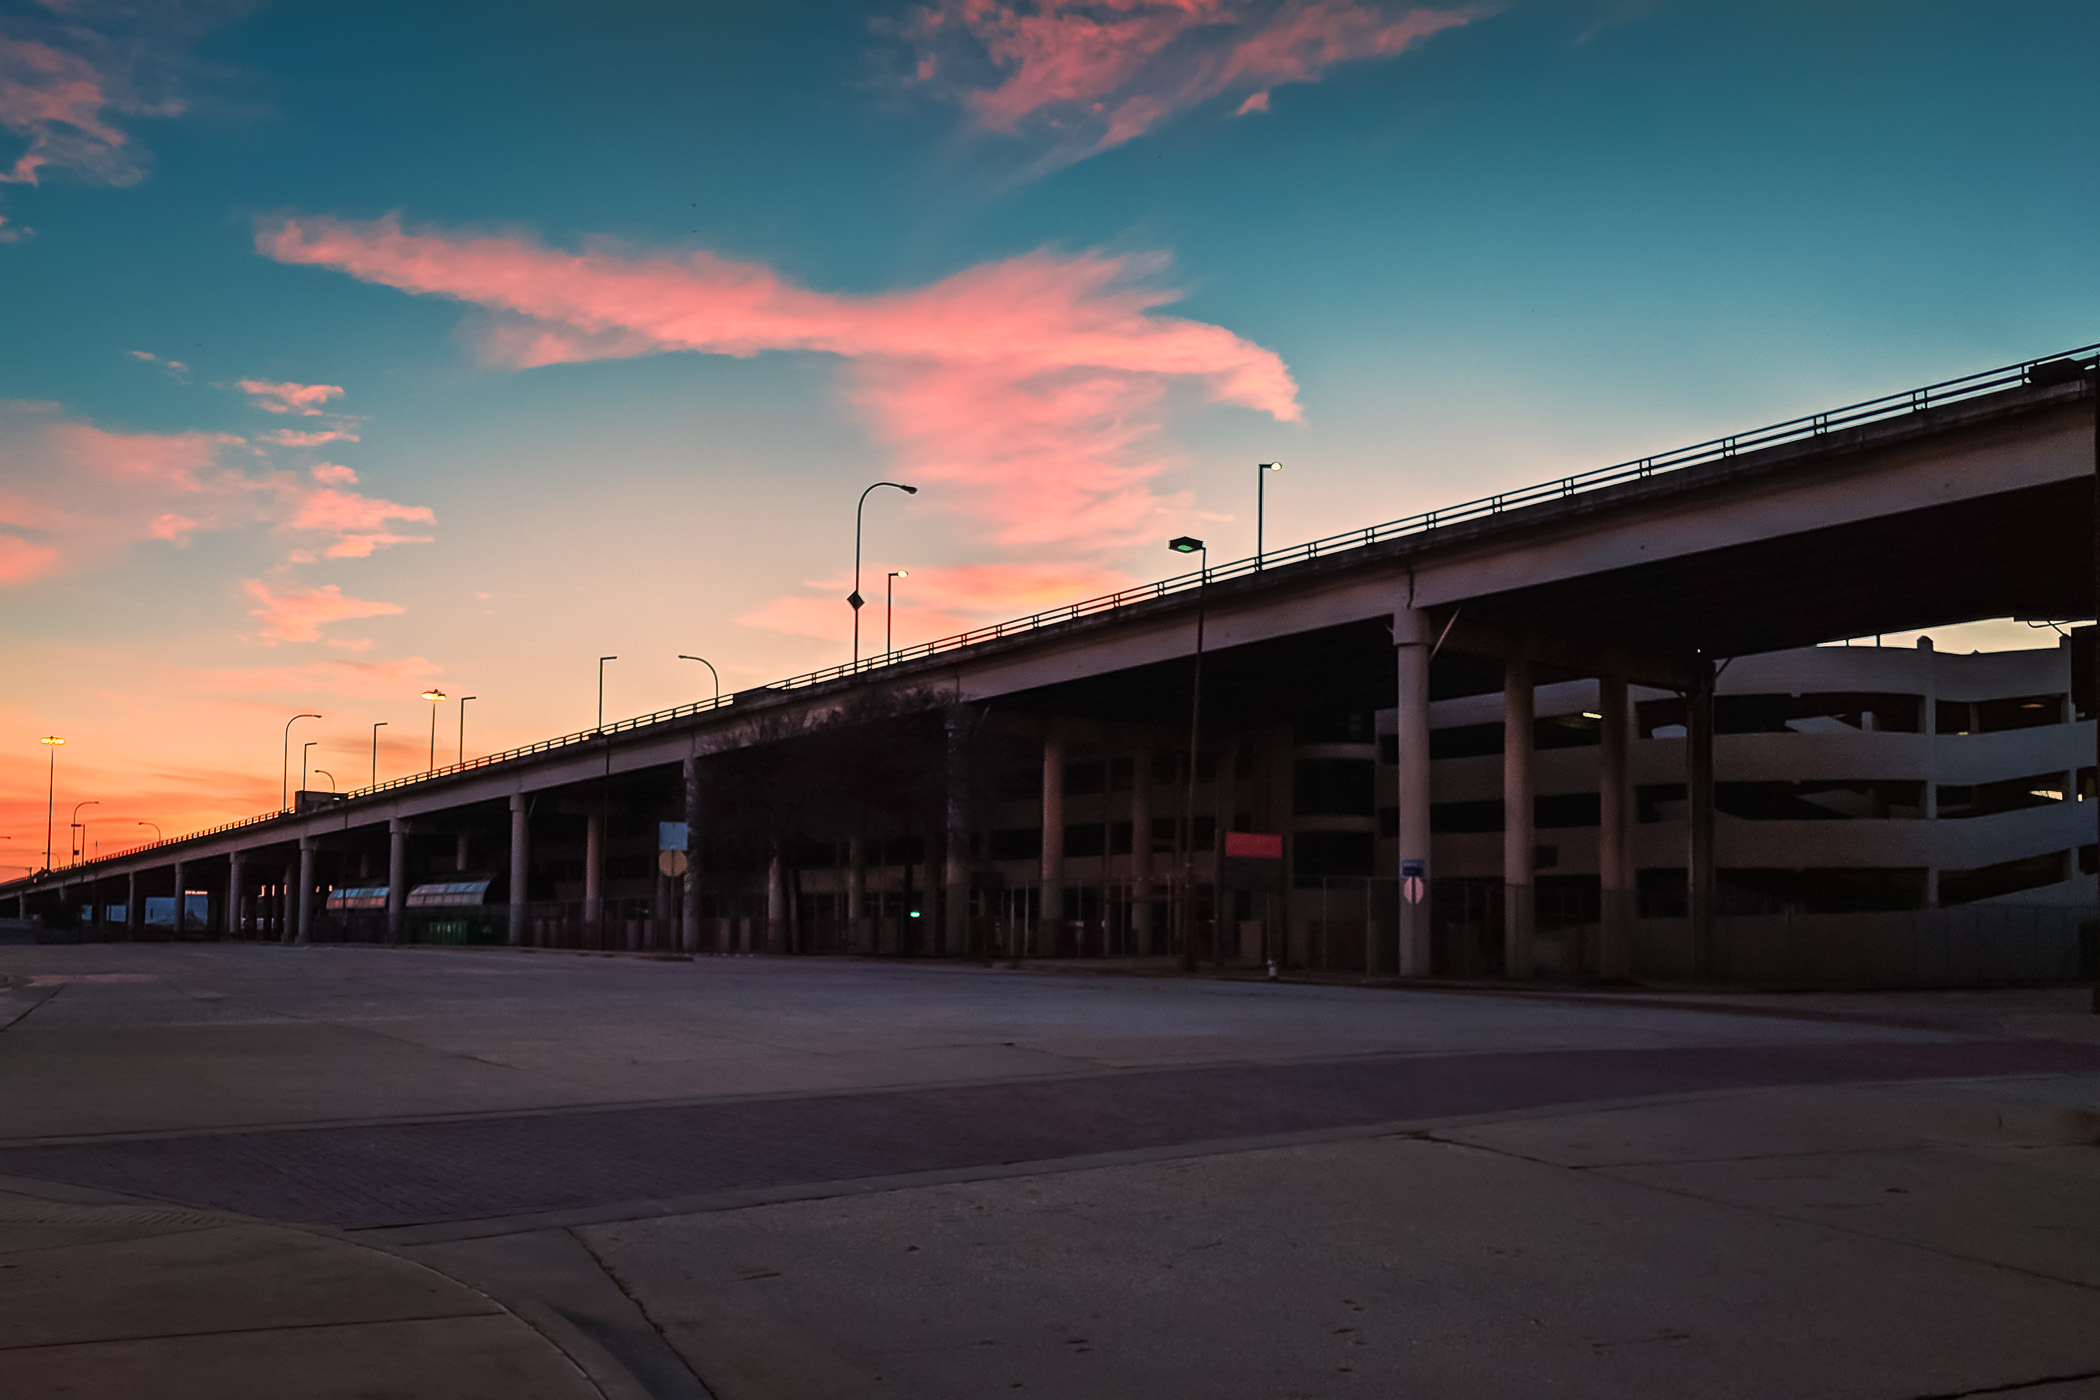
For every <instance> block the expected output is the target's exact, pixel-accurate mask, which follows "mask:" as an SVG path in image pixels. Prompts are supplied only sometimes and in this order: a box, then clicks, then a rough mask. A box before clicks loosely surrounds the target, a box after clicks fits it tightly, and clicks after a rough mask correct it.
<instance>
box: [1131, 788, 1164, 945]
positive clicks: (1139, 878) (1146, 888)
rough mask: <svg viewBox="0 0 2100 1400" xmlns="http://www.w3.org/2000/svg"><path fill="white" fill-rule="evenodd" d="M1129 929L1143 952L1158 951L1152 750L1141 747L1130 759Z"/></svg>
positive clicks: (1132, 938) (1133, 939) (1134, 941)
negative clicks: (1154, 935)
mask: <svg viewBox="0 0 2100 1400" xmlns="http://www.w3.org/2000/svg"><path fill="white" fill-rule="evenodd" d="M1130 900H1131V904H1130V933H1131V941H1132V942H1133V943H1134V944H1135V945H1136V948H1137V951H1138V953H1139V955H1140V956H1144V955H1149V954H1151V953H1155V952H1157V951H1158V948H1157V946H1156V945H1155V944H1154V943H1153V941H1152V754H1151V751H1150V750H1148V749H1139V750H1138V752H1137V756H1136V757H1135V758H1133V759H1132V760H1131V761H1130Z"/></svg>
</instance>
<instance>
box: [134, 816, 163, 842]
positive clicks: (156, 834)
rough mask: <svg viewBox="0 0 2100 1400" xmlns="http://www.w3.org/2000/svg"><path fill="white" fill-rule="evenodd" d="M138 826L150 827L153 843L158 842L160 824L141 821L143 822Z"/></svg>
mask: <svg viewBox="0 0 2100 1400" xmlns="http://www.w3.org/2000/svg"><path fill="white" fill-rule="evenodd" d="M139 825H140V826H150V827H152V828H153V839H154V840H155V841H159V840H160V839H161V834H160V823H159V822H149V821H143V820H142V821H140V822H139Z"/></svg>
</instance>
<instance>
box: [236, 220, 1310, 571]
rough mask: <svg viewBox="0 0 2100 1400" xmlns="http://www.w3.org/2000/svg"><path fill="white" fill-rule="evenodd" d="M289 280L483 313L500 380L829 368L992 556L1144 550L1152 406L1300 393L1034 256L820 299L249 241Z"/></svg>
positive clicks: (1271, 400) (1146, 293)
mask: <svg viewBox="0 0 2100 1400" xmlns="http://www.w3.org/2000/svg"><path fill="white" fill-rule="evenodd" d="M258 246H259V247H260V248H261V250H262V251H263V252H264V253H266V254H268V255H269V256H271V257H274V258H277V259H279V260H280V261H283V262H290V263H307V264H313V265H317V266H323V267H332V268H336V269H339V270H341V271H343V272H347V273H349V274H351V275H352V276H354V277H358V278H361V279H363V280H365V281H368V282H375V283H379V284H382V285H385V286H391V287H398V288H400V289H401V290H403V291H407V292H413V293H418V294H422V295H436V296H445V297H451V298H454V299H457V300H460V301H463V302H468V303H472V304H474V305H476V306H479V307H482V308H485V309H487V310H488V311H489V312H491V313H493V317H492V321H491V323H490V324H489V326H488V327H487V328H486V333H485V334H484V336H483V338H482V350H483V353H484V354H485V355H486V356H487V357H488V358H489V359H490V360H491V361H492V362H494V363H497V364H503V365H509V366H514V367H520V368H523V367H529V366H537V365H548V364H554V363H558V362H562V361H573V360H592V359H603V358H608V357H614V356H629V355H643V354H650V353H656V352H663V351H679V350H685V351H697V352H700V353H705V354H719V355H734V356H749V355H755V354H759V353H761V352H763V351H768V350H804V351H823V352H828V353H831V354H834V355H838V356H841V357H843V358H844V359H845V360H846V361H847V362H848V365H849V367H850V373H849V379H848V394H849V397H850V399H851V401H852V402H853V403H854V404H856V405H857V406H858V407H859V408H860V409H861V410H862V411H863V412H864V413H865V415H866V417H867V419H868V421H869V423H870V425H871V426H872V428H873V429H874V431H875V432H876V433H877V434H878V435H879V436H880V437H881V438H882V439H883V440H884V441H886V442H888V443H889V444H890V445H891V446H892V447H893V448H894V449H895V450H896V453H897V456H898V459H899V461H900V463H901V465H902V466H903V467H904V468H907V469H909V470H910V471H912V472H914V473H915V474H916V476H915V478H914V479H916V480H922V481H926V482H930V483H937V484H939V485H942V486H944V487H946V488H947V489H946V490H945V491H944V492H943V493H942V495H943V497H944V498H945V501H946V503H947V504H948V505H949V506H950V507H952V508H955V509H959V510H962V511H964V512H966V513H969V514H971V515H974V516H976V517H978V518H979V519H981V520H982V521H983V522H985V524H986V525H987V526H988V527H989V538H990V539H991V540H992V541H993V542H994V543H996V544H1002V545H1008V546H1013V545H1024V544H1025V545H1041V544H1049V543H1059V544H1064V545H1067V546H1073V547H1077V548H1082V549H1085V550H1088V551H1095V552H1099V551H1103V550H1109V549H1113V548H1117V547H1120V546H1122V545H1125V544H1127V543H1129V542H1131V541H1132V540H1135V539H1141V538H1145V537H1148V536H1149V535H1150V534H1151V533H1155V532H1156V527H1157V525H1158V523H1159V520H1158V517H1159V515H1160V513H1161V510H1162V507H1163V505H1164V504H1166V501H1165V499H1164V498H1163V497H1162V496H1161V495H1160V494H1159V488H1158V477H1159V475H1160V474H1161V473H1162V472H1163V471H1164V470H1166V469H1167V468H1168V467H1170V466H1172V465H1175V464H1176V463H1177V462H1178V461H1179V452H1178V449H1177V448H1176V446H1175V445H1174V444H1173V443H1172V442H1171V441H1170V440H1169V439H1168V437H1167V435H1166V433H1165V431H1164V429H1165V423H1166V416H1167V408H1166V398H1167V394H1168V391H1169V390H1170V389H1171V388H1172V387H1173V386H1175V385H1189V386H1192V387H1194V388H1195V389H1196V390H1197V391H1198V392H1200V393H1201V394H1203V395H1206V396H1208V397H1209V398H1210V399H1211V400H1213V401H1215V402H1218V403H1224V404H1233V405H1239V406H1243V407H1247V408H1252V409H1256V410H1258V411H1261V412H1264V413H1267V414H1270V415H1271V416H1273V417H1275V418H1277V419H1281V420H1296V419H1297V418H1298V417H1299V416H1300V410H1299V406H1298V402H1297V389H1296V385H1295V384H1293V382H1292V380H1291V376H1290V372H1289V370H1288V369H1286V368H1285V366H1284V364H1283V361H1282V360H1281V359H1280V358H1279V357H1278V356H1277V355H1276V354H1275V353H1274V352H1273V351H1270V350H1267V349H1265V348H1263V347H1262V346H1259V345H1256V344H1254V343H1252V342H1251V341H1248V340H1245V339H1242V338H1241V337H1239V336H1237V335H1234V334H1233V333H1232V332H1231V331H1228V330H1226V329H1224V328H1223V327H1221V326H1214V325H1206V324H1204V323H1203V322H1200V321H1192V320H1186V319H1183V318H1180V317H1175V316H1169V315H1164V314H1161V312H1160V310H1159V308H1161V307H1162V306H1164V305H1166V304H1167V303H1169V302H1171V301H1173V300H1174V299H1175V293H1173V292H1172V291H1170V290H1168V289H1166V288H1164V287H1163V286H1161V285H1160V275H1161V274H1162V273H1163V271H1164V268H1165V260H1164V259H1163V258H1160V257H1156V256H1128V255H1126V256H1111V255H1106V254H1098V253H1090V254H1077V255H1062V254H1055V253H1048V252H1042V253H1033V254H1029V255H1027V256H1024V257H1018V258H1012V259H1009V260H1006V261H1003V262H996V263H989V264H985V265H983V266H980V267H976V268H972V269H970V270H968V271H965V272H962V273H958V274H956V275H954V276H952V277H949V278H946V279H945V280H943V281H940V282H936V283H934V284H932V285H931V286H927V287H922V288H919V289H917V290H914V291H907V292H895V293H888V294H882V295H872V296H845V295H836V294H830V293H824V292H817V291H812V290H809V289H807V288H803V287H799V286H796V285H794V284H792V283H790V282H787V281H785V280H784V279H782V278H781V277H779V276H778V275H777V274H776V273H774V272H773V271H772V269H770V268H768V267H765V266H763V265H761V264H757V263H748V262H731V261H728V260H726V259H723V258H719V257H716V256H714V255H712V254H709V253H705V252H681V253H649V252H635V251H626V250H621V249H617V248H613V247H610V246H598V247H593V248H592V249H590V250H589V251H586V252H582V253H569V252H564V251H560V250H557V249H552V248H548V247H545V246H543V245H540V244H537V243H535V242H532V241H530V240H527V239H524V238H518V237H482V236H474V235H467V234H454V233H449V232H444V231H427V232H424V231H409V230H406V229H404V228H402V227H401V225H400V223H399V222H398V221H397V220H395V219H392V218H388V219H382V220H378V221H375V222H369V223H351V222H346V221H342V220H338V219H331V218H294V219H286V220H282V221H279V222H275V223H271V224H268V225H266V226H264V227H263V228H261V229H260V230H259V231H258Z"/></svg>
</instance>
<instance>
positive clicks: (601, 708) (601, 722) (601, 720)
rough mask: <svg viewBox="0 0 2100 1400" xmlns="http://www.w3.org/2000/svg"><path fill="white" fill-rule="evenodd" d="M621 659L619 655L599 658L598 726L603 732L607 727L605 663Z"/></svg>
mask: <svg viewBox="0 0 2100 1400" xmlns="http://www.w3.org/2000/svg"><path fill="white" fill-rule="evenodd" d="M619 659H620V658H619V657H617V656H601V657H599V658H598V728H599V730H600V731H601V732H602V731H603V730H604V728H605V663H606V662H608V661H618V660H619Z"/></svg>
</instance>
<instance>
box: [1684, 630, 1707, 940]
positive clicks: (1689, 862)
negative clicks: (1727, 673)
mask: <svg viewBox="0 0 2100 1400" xmlns="http://www.w3.org/2000/svg"><path fill="white" fill-rule="evenodd" d="M1694 672H1695V674H1694V676H1693V680H1692V687H1691V689H1690V690H1689V691H1688V692H1687V693H1686V695H1685V697H1684V785H1685V797H1686V798H1687V802H1686V806H1687V808H1688V809H1689V815H1690V818H1691V820H1690V822H1689V823H1688V825H1689V827H1690V832H1689V836H1690V849H1689V850H1688V851H1687V852H1686V857H1685V898H1686V910H1685V912H1686V913H1687V914H1688V915H1689V916H1690V919H1689V923H1690V926H1691V935H1692V950H1691V951H1692V976H1694V977H1697V978H1707V977H1711V976H1713V975H1714V880H1715V871H1714V665H1713V662H1712V661H1710V660H1708V659H1707V658H1706V657H1703V656H1702V657H1700V658H1698V660H1697V661H1696V662H1695V663H1694Z"/></svg>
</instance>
